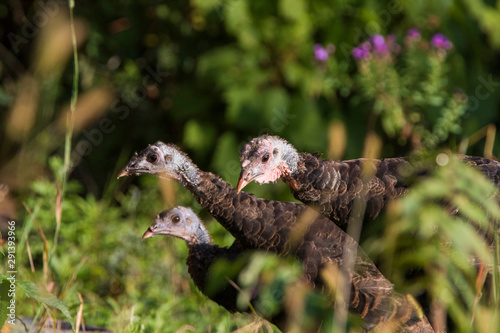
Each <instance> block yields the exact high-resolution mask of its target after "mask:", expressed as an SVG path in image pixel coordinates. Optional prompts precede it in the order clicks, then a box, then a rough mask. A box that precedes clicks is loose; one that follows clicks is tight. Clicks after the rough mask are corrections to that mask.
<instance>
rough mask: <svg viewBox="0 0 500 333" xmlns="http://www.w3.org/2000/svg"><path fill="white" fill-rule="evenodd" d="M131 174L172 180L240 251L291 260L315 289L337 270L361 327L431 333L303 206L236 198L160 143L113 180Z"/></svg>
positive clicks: (352, 247)
mask: <svg viewBox="0 0 500 333" xmlns="http://www.w3.org/2000/svg"><path fill="white" fill-rule="evenodd" d="M131 174H153V175H156V176H158V177H162V178H166V179H175V180H177V181H178V182H180V183H181V184H182V185H183V186H184V187H186V188H187V189H188V190H189V191H191V192H192V193H193V195H194V196H195V198H196V200H197V201H198V203H199V204H200V205H201V206H202V207H203V208H204V209H206V210H207V211H209V212H210V214H211V215H212V216H213V217H214V218H215V219H216V220H217V221H218V222H219V223H220V224H222V226H223V227H224V228H226V229H227V230H228V231H229V232H230V233H231V234H232V235H233V236H234V237H235V239H236V240H237V241H238V243H239V244H240V245H241V246H242V248H244V249H260V250H265V251H271V252H274V253H277V254H279V255H287V254H293V255H295V256H296V257H297V258H298V259H299V260H300V261H301V263H302V265H303V267H304V276H305V278H306V279H307V280H309V281H311V282H312V283H313V284H315V285H316V287H318V288H321V286H322V285H323V281H322V279H321V277H320V274H319V273H320V270H321V269H323V268H325V267H326V266H328V265H329V264H333V265H336V266H338V267H340V268H341V270H343V272H344V274H345V277H346V279H347V281H349V282H351V284H352V285H353V288H352V292H351V294H350V302H349V306H350V308H351V310H352V311H353V312H354V313H357V314H359V315H361V317H363V318H364V322H365V326H366V328H368V329H371V328H373V327H375V326H376V325H377V324H378V323H380V322H381V321H388V320H390V319H396V320H400V321H402V322H403V323H404V324H405V325H406V326H407V327H410V328H411V329H412V330H413V329H415V330H416V331H420V332H432V328H431V326H430V325H429V323H428V321H427V318H426V317H425V316H424V315H423V314H421V312H420V310H419V309H418V308H417V307H415V305H414V302H412V301H411V300H410V298H408V297H407V296H402V295H398V294H397V293H395V292H394V290H393V286H392V284H391V283H390V282H389V281H388V280H387V279H385V277H384V276H383V275H382V274H381V273H380V272H379V271H378V269H377V268H376V266H375V265H374V264H373V263H372V262H371V261H370V260H369V259H368V258H367V256H366V255H365V254H364V252H363V251H362V250H361V249H360V248H359V247H358V245H357V243H356V242H355V241H354V240H353V239H352V238H351V237H350V236H348V235H347V234H346V233H344V232H343V231H342V230H341V229H340V228H339V227H338V226H336V225H335V224H334V223H331V221H330V220H329V219H328V218H326V217H324V216H321V215H317V216H316V217H315V218H314V220H310V221H309V220H308V221H305V222H306V223H303V222H302V221H301V219H300V217H301V216H302V214H303V213H304V212H305V210H306V209H307V206H305V205H303V204H299V203H292V202H281V201H272V200H264V199H258V198H256V197H255V196H253V195H252V194H249V193H245V192H240V193H238V192H237V191H236V189H235V188H233V187H232V186H231V184H229V183H227V182H225V181H223V180H222V179H220V178H219V177H217V176H216V175H214V174H212V173H209V172H204V171H201V170H199V169H198V167H197V166H196V165H195V164H194V163H193V162H192V161H191V160H190V159H189V157H188V156H187V155H186V154H184V153H183V152H181V151H180V150H179V148H177V147H176V146H174V145H166V144H164V143H163V142H157V143H155V144H154V145H150V146H148V147H147V148H146V149H144V150H143V151H141V152H140V153H139V154H135V156H133V157H132V159H131V160H130V161H129V163H128V164H127V165H126V166H125V168H124V169H123V170H122V171H121V172H120V174H119V175H118V177H121V176H127V175H131ZM294 230H296V231H295V232H294ZM346 250H347V251H348V252H349V253H346ZM351 253H352V255H353V257H354V265H353V269H352V270H351V269H349V268H348V267H344V266H343V264H344V262H343V260H344V259H343V257H344V255H346V254H348V255H349V254H351ZM356 253H357V254H356ZM409 331H410V330H409Z"/></svg>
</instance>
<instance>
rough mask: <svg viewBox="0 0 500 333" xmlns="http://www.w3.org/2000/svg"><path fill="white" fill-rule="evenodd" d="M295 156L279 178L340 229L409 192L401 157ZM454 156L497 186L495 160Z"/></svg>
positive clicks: (498, 177) (499, 173)
mask: <svg viewBox="0 0 500 333" xmlns="http://www.w3.org/2000/svg"><path fill="white" fill-rule="evenodd" d="M299 155H300V159H301V163H300V164H299V170H298V171H296V172H295V173H293V174H291V175H287V176H283V181H284V182H285V183H286V184H287V185H288V186H289V187H290V188H291V190H292V193H293V195H294V197H295V198H296V199H297V200H300V201H301V202H303V203H305V204H306V205H309V206H311V207H314V208H315V209H317V210H318V211H319V212H321V213H322V214H324V215H325V216H327V217H329V218H330V219H331V220H333V221H334V222H335V223H337V224H338V225H339V226H341V227H342V228H343V229H345V228H346V226H347V224H348V223H349V220H350V219H352V218H359V217H362V218H363V220H364V221H371V220H373V219H375V218H376V217H377V216H378V215H379V214H380V212H381V211H382V210H383V208H384V207H385V205H386V204H387V203H388V202H389V201H391V200H394V199H396V198H399V197H401V196H402V195H404V194H405V193H406V192H407V191H408V189H409V182H408V181H407V179H406V177H405V176H403V175H402V174H403V173H404V169H405V168H408V167H409V162H408V161H407V160H406V159H405V158H401V157H396V158H385V159H381V160H368V159H363V158H361V159H355V160H347V161H331V160H323V159H319V158H318V157H316V156H314V155H311V154H307V153H301V154H299ZM458 156H459V157H460V158H462V159H463V161H464V162H465V163H466V164H467V165H470V166H472V167H475V168H476V169H477V170H478V171H480V172H481V173H482V174H483V175H484V176H485V177H486V178H488V179H489V180H490V181H491V182H492V183H494V184H496V185H497V186H498V185H499V184H500V163H499V162H498V161H494V160H489V159H486V158H482V157H475V156H467V155H458ZM356 199H360V200H362V201H363V202H364V203H365V204H366V206H365V209H364V210H363V211H359V212H354V211H353V207H354V202H355V200H356Z"/></svg>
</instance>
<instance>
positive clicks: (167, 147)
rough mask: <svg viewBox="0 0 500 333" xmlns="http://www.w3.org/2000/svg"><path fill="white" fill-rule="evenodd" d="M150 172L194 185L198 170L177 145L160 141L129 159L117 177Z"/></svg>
mask: <svg viewBox="0 0 500 333" xmlns="http://www.w3.org/2000/svg"><path fill="white" fill-rule="evenodd" d="M141 174H150V175H155V176H158V177H160V178H164V179H173V180H176V181H179V182H182V183H184V182H187V183H190V184H192V185H196V184H197V182H198V180H199V170H198V168H197V167H196V166H195V165H194V164H193V162H192V161H191V160H190V159H189V157H188V156H187V155H186V154H184V153H183V152H182V151H181V150H180V149H179V148H178V147H177V146H175V145H171V144H165V143H163V142H161V141H158V142H156V143H155V144H152V145H149V146H148V147H147V148H145V149H144V150H142V151H141V152H140V153H138V154H137V153H135V155H134V156H133V157H132V158H131V159H130V161H129V162H128V163H127V165H126V166H125V167H124V168H123V170H122V171H121V172H120V173H119V174H118V178H120V177H123V176H130V175H141Z"/></svg>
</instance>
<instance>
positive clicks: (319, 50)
mask: <svg viewBox="0 0 500 333" xmlns="http://www.w3.org/2000/svg"><path fill="white" fill-rule="evenodd" d="M329 56H330V54H329V53H328V51H327V50H326V49H325V48H324V47H323V46H321V45H319V44H316V45H314V57H316V59H317V60H318V61H326V60H328V57H329Z"/></svg>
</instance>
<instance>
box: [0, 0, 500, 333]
mask: <svg viewBox="0 0 500 333" xmlns="http://www.w3.org/2000/svg"><path fill="white" fill-rule="evenodd" d="M74 16H75V17H74V18H75V20H74V22H73V23H72V24H71V22H70V20H69V11H68V9H67V3H63V2H60V1H45V2H33V3H31V2H29V3H28V2H12V4H11V3H9V4H0V17H1V18H2V22H3V24H2V27H1V28H0V38H1V39H2V45H4V46H5V47H2V48H1V52H0V53H1V57H2V63H1V65H0V78H1V84H0V105H1V106H3V107H4V108H5V109H6V110H8V112H5V113H4V116H3V117H1V118H0V126H1V127H2V129H4V130H3V131H0V138H1V139H0V140H1V142H2V146H1V150H0V213H1V215H2V216H6V217H8V218H11V219H14V220H16V222H17V226H19V228H18V229H17V230H16V232H17V234H16V235H17V242H16V251H17V252H16V258H17V260H18V263H19V264H18V267H17V269H18V272H19V273H18V276H19V277H20V280H19V283H25V284H29V285H30V286H32V287H33V288H36V289H38V290H44V293H45V290H47V292H50V294H51V295H54V297H57V299H58V300H60V301H61V302H63V303H64V304H65V305H66V306H67V308H68V311H69V314H70V315H71V317H72V318H75V316H76V314H77V310H78V308H79V306H80V300H79V298H78V293H81V294H82V297H83V305H84V307H83V317H84V319H85V322H86V323H90V324H96V325H102V326H107V327H109V328H113V329H114V330H116V331H126V332H145V331H153V330H155V331H168V332H170V331H172V332H174V331H178V330H193V331H206V330H209V331H216V332H227V331H231V330H236V329H238V328H243V330H258V329H261V330H262V331H269V327H268V326H266V325H265V323H263V322H262V321H260V320H258V319H256V317H255V316H251V315H241V316H239V315H230V314H228V313H227V312H226V311H225V310H223V309H221V308H220V307H218V306H216V305H214V304H213V303H211V302H210V301H208V300H207V299H206V298H205V297H204V296H202V295H201V294H200V293H199V292H198V291H197V290H196V288H194V285H193V284H192V283H191V282H189V277H188V274H187V271H186V267H185V264H184V259H185V257H186V248H185V246H184V244H182V242H180V241H171V240H159V241H151V242H145V243H141V242H140V241H139V239H140V236H141V235H142V232H144V229H145V227H147V226H148V225H149V224H150V223H151V220H152V218H153V217H154V215H155V214H156V213H157V212H159V211H161V210H163V209H164V208H165V205H166V204H165V202H168V203H169V205H171V204H173V203H176V204H182V205H187V206H194V207H195V210H196V211H197V213H200V215H201V216H202V218H204V219H205V220H207V221H209V217H208V214H207V213H206V212H203V211H200V209H199V206H198V205H197V204H196V203H195V202H194V200H193V198H192V197H191V195H190V194H189V193H187V192H186V191H185V190H184V189H182V188H179V187H178V186H177V185H174V184H166V185H165V184H160V185H158V183H157V181H156V180H155V179H153V178H151V177H140V178H137V179H127V180H125V181H123V182H122V181H120V182H118V181H115V176H116V174H117V171H118V170H119V169H120V168H121V167H122V166H123V165H124V164H125V162H126V161H127V160H128V158H129V157H130V156H131V154H132V153H133V151H134V150H139V149H142V148H143V147H144V146H145V145H147V144H149V143H152V142H155V141H157V140H162V141H166V142H173V143H176V144H179V145H181V146H182V147H183V148H185V149H186V150H187V152H188V153H189V155H190V156H191V157H192V158H193V160H194V161H195V163H196V164H197V165H199V166H200V167H201V168H202V169H204V170H210V171H213V172H215V173H218V174H220V175H221V176H222V177H223V178H224V179H225V180H228V181H230V182H232V183H235V181H236V179H237V177H238V174H239V172H240V167H239V161H238V150H239V148H241V146H242V144H244V143H246V142H247V141H248V140H250V139H251V138H253V137H256V136H258V135H260V134H263V133H269V134H276V135H280V136H282V137H285V138H287V139H288V140H289V141H291V142H292V143H293V144H294V145H295V146H296V147H297V148H298V149H299V150H300V151H310V152H316V151H319V152H323V153H329V152H332V151H334V152H335V157H336V158H355V157H359V156H362V155H363V154H365V153H366V154H368V153H367V152H370V151H375V153H373V154H371V155H370V156H372V155H377V154H378V155H380V156H383V157H386V156H399V155H408V156H411V157H413V156H427V155H429V156H434V155H437V152H438V151H440V149H443V148H444V149H445V150H448V149H450V150H451V151H452V152H459V153H468V154H472V155H484V156H486V157H494V156H495V155H498V154H497V148H495V149H494V147H498V138H497V137H495V128H496V127H495V126H496V125H497V124H498V123H499V120H500V118H499V117H500V115H499V113H498V109H499V102H500V100H499V98H500V97H499V96H500V94H498V93H497V90H498V87H499V86H500V85H499V83H498V82H499V78H500V75H499V73H498V64H497V59H498V50H499V47H500V42H499V41H500V32H499V29H498V22H500V12H499V11H498V9H497V8H496V7H495V6H492V5H491V2H490V1H485V0H481V1H471V0H456V1H445V0H442V1H414V2H398V1H396V2H394V1H389V0H386V1H352V0H349V1H340V2H335V3H332V2H331V1H327V0H315V1H310V2H307V1H304V0H280V1H277V2H261V1H251V0H224V1H223V0H213V1H200V0H193V1H189V2H185V1H170V2H151V1H146V0H137V1H121V2H120V3H117V2H115V1H106V2H99V3H96V4H92V6H87V5H84V4H83V3H82V4H80V3H79V2H75V8H74ZM72 27H73V28H74V30H75V42H76V44H77V46H78V53H77V54H76V55H77V59H78V61H77V62H76V65H77V66H76V68H78V69H79V71H78V72H79V77H78V76H76V75H75V66H74V65H75V64H74V63H72V62H71V59H72V57H73V56H74V55H75V54H74V53H73V49H72V42H71V34H70V31H71V28H72ZM410 28H417V29H419V32H420V34H421V38H420V39H418V40H417V39H415V38H413V39H412V38H409V36H407V35H406V34H407V31H408V29H410ZM437 33H442V34H444V35H446V36H448V38H449V39H450V42H451V43H453V48H451V49H448V48H446V44H439V45H442V46H443V47H442V48H441V49H438V48H437V47H435V45H438V44H432V43H433V39H432V38H433V37H432V36H435V35H436V34H437ZM375 35H380V36H385V37H384V38H386V40H387V38H388V37H389V36H391V35H394V36H395V37H394V40H393V41H394V43H395V44H397V45H399V51H397V52H393V53H392V54H391V56H390V57H389V58H384V57H371V58H370V59H365V60H363V61H360V60H359V59H358V60H356V59H355V58H354V57H353V51H354V50H355V48H357V47H359V46H360V45H362V44H363V43H364V42H366V41H369V42H372V38H373V36H375ZM391 38H392V37H391ZM395 44H393V46H394V45H395ZM372 47H374V45H372ZM334 49H335V51H333V50H334ZM443 49H445V50H446V52H443ZM74 81H78V82H77V83H78V86H77V87H75V86H72V84H73V83H74ZM76 88H78V95H76V92H77V89H76ZM72 94H73V105H72V106H73V107H71V101H72ZM76 97H78V101H77V103H76V105H75V104H74V101H75V100H76ZM71 115H73V116H74V124H73V125H74V127H73V136H71V131H72V130H71V128H70V127H71V126H68V124H71V122H68V119H69V120H71V117H70V116H71ZM70 139H72V140H70ZM379 141H380V142H381V143H382V144H381V145H380V147H381V148H380V150H377V149H372V148H373V147H372V146H376V145H375V144H374V143H377V142H379ZM70 143H71V145H70ZM495 143H496V145H495ZM341 146H342V147H341ZM344 146H345V147H344ZM371 147H372V148H371ZM69 148H71V149H70V150H69ZM415 149H416V150H417V151H416V152H415ZM332 155H333V153H332ZM68 158H70V161H71V164H69V163H68ZM417 162H419V161H417ZM417 164H418V163H417ZM420 164H421V165H422V167H424V168H425V167H430V166H431V165H434V159H432V161H431V162H429V163H427V162H421V163H420ZM248 191H250V192H253V193H255V194H256V195H257V196H259V197H265V198H272V199H279V200H293V199H292V197H291V195H290V193H289V191H288V189H287V188H286V186H284V185H283V184H282V183H278V184H273V185H268V186H256V185H255V184H252V185H249V186H248ZM491 191H492V189H491V188H489V187H488V186H487V185H486V184H485V183H484V182H481V178H480V177H479V176H477V175H475V174H473V173H471V171H470V170H468V169H464V168H462V166H461V165H457V164H455V163H453V161H451V160H450V163H449V164H448V165H447V166H446V167H443V168H440V169H439V170H438V171H437V172H436V173H435V174H434V175H433V176H432V177H431V178H429V179H428V180H427V181H425V182H422V183H420V184H417V185H416V186H415V188H414V191H413V193H412V194H410V195H408V196H407V197H406V198H405V199H404V200H403V201H400V202H396V203H395V205H394V207H393V208H392V209H390V210H389V212H388V214H387V216H386V219H385V220H383V221H382V222H379V223H381V224H380V225H379V226H378V227H380V228H382V229H384V232H385V235H384V237H383V238H380V239H377V238H375V239H368V240H366V242H365V244H363V246H364V248H365V249H370V251H368V252H369V254H370V255H371V256H372V257H373V258H378V260H377V262H380V265H381V266H380V267H381V268H383V270H384V273H385V274H386V275H387V276H388V277H390V279H391V280H392V281H393V282H394V283H395V284H396V286H397V289H398V290H401V291H407V292H410V293H412V294H414V295H417V296H418V295H424V294H425V295H428V296H425V297H424V296H422V297H424V301H425V299H426V300H427V301H428V302H427V304H432V306H431V308H430V309H425V310H426V311H428V313H432V314H436V313H437V314H443V313H449V314H450V318H451V320H452V322H453V325H454V326H453V329H455V330H456V331H458V332H461V331H470V330H473V331H478V332H490V331H497V330H498V325H499V324H498V323H499V322H500V319H499V315H498V309H499V307H498V290H496V289H497V287H496V286H498V285H499V278H498V272H497V270H495V269H492V267H497V266H498V262H499V260H498V255H497V253H498V245H497V244H498V240H497V238H498V235H497V234H495V235H494V236H495V237H493V238H492V239H489V238H488V241H487V242H485V241H484V238H482V237H480V236H479V235H482V234H478V233H477V232H476V231H477V229H479V228H484V230H486V229H487V227H489V226H490V223H492V221H493V220H494V219H496V218H497V214H498V213H497V211H496V209H497V205H496V202H495V200H494V199H493V198H492V197H491V193H492V192H491ZM162 197H164V198H165V202H164V201H162ZM441 202H446V203H447V204H446V205H444V206H442V205H439V204H438V203H441ZM449 207H459V214H458V215H456V216H450V215H449V210H448V209H449ZM210 221H211V220H210ZM0 222H1V221H0ZM0 226H1V224H0ZM208 226H209V229H210V231H211V233H212V235H213V237H214V240H215V241H216V243H218V244H221V245H225V246H228V245H230V244H231V243H232V241H233V239H232V238H231V236H230V235H228V234H227V232H225V230H223V229H222V228H221V227H220V226H219V225H217V224H216V223H213V222H211V223H209V224H208ZM2 234H4V233H2ZM495 242H496V243H495ZM495 246H496V248H495V250H494V251H493V253H494V254H495V255H492V254H491V253H490V251H491V249H490V247H495ZM3 252H4V253H5V251H3ZM471 258H478V260H480V262H482V263H485V265H484V267H485V268H487V269H489V271H491V273H490V274H488V275H486V280H485V281H486V282H485V289H484V291H483V293H482V295H480V294H479V291H478V290H480V288H479V287H477V286H476V283H479V284H478V285H479V286H480V285H481V283H480V282H481V281H482V280H481V279H479V278H478V277H481V276H482V275H480V274H479V275H478V272H480V271H479V270H478V266H477V265H475V266H474V265H471ZM266 263H267V265H271V267H273V265H274V264H275V262H273V261H272V260H271V261H269V263H268V262H267V261H265V260H264V261H263V263H262V265H256V266H258V268H259V269H262V272H263V273H262V274H263V276H274V275H273V274H271V275H269V274H268V271H269V267H270V266H267V265H266ZM472 263H474V261H473V262H472ZM281 264H282V263H280V265H281ZM283 265H285V264H283ZM280 267H281V266H280ZM292 267H294V266H293V265H292ZM481 267H483V266H481V265H479V268H481ZM481 269H482V268H481ZM3 270H4V267H2V268H0V272H3ZM412 270H417V271H421V272H422V274H421V276H420V277H418V278H413V279H411V280H409V279H407V275H408V274H406V273H408V272H409V271H410V272H411V271H412ZM256 271H258V269H257V268H256ZM292 271H293V269H292ZM287 272H288V271H287ZM275 273H276V275H277V276H274V277H276V283H277V284H278V287H279V286H282V285H284V284H285V282H287V280H288V279H289V278H290V276H291V275H293V274H291V275H287V274H283V275H280V274H279V272H275ZM250 275H251V276H252V277H255V276H257V275H258V274H257V273H256V272H253V271H252V274H250ZM491 281H493V282H491ZM248 283H249V285H248V286H251V285H252V283H253V281H252V279H251V278H249V281H248ZM270 285H271V286H274V285H273V284H272V283H271V284H270ZM35 286H36V287H35ZM490 287H491V288H490ZM301 290H302V289H301ZM297 294H299V293H297ZM299 296H300V297H299ZM299 296H297V298H296V299H293V300H292V304H305V306H303V307H299V308H300V309H299V310H297V311H298V313H299V312H300V311H302V310H304V309H307V308H311V309H313V310H314V309H316V306H317V304H321V302H322V301H318V300H317V299H316V298H315V297H316V296H315V295H309V293H308V292H306V291H304V292H303V293H302V294H300V295H299ZM17 297H18V298H19V301H18V302H17V305H18V308H17V310H18V314H21V315H28V316H38V317H40V318H47V317H48V316H50V314H49V311H48V310H50V308H51V307H52V308H53V305H57V304H59V305H58V306H60V303H57V302H55V300H54V302H53V303H51V304H49V305H48V306H47V307H44V306H43V305H40V304H37V303H36V302H31V301H30V300H29V298H27V297H26V295H23V293H20V294H18V295H17ZM269 297H270V298H272V293H271V291H270V294H269ZM419 300H420V299H419ZM429 300H430V301H429ZM3 301H4V298H2V300H1V302H3ZM56 303H57V304H56ZM56 308H57V307H56ZM60 308H61V309H62V308H63V307H62V306H60ZM50 311H51V312H52V313H53V314H54V316H60V315H61V314H62V313H61V312H60V311H52V310H50ZM306 312H307V311H306ZM311 312H314V311H310V312H309V314H310V313H311ZM66 316H67V314H66ZM62 317H63V318H64V317H65V315H64V314H62ZM305 317H307V316H305ZM305 317H304V318H305ZM441 317H442V315H439V316H437V318H438V319H439V318H441ZM2 318H3V317H1V316H0V319H2ZM431 319H432V318H431ZM438 319H436V320H437V322H440V321H439V320H438ZM304 320H307V318H305V319H304ZM442 321H443V320H441V322H442ZM329 325H330V324H329V323H326V321H325V325H324V327H325V328H326V329H328V328H329V327H330V326H329ZM488 325H490V326H488ZM495 325H496V326H495ZM331 326H332V327H336V326H335V324H334V323H332V324H331ZM351 327H352V329H353V330H356V327H358V325H356V324H353V325H352V326H349V328H351ZM349 328H346V330H348V329H349Z"/></svg>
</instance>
